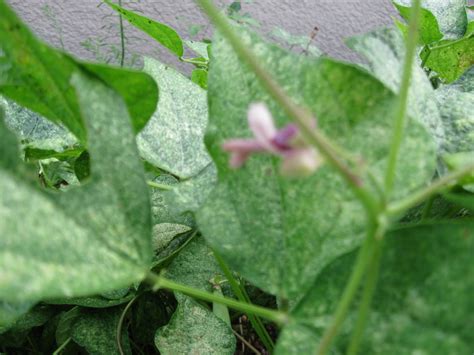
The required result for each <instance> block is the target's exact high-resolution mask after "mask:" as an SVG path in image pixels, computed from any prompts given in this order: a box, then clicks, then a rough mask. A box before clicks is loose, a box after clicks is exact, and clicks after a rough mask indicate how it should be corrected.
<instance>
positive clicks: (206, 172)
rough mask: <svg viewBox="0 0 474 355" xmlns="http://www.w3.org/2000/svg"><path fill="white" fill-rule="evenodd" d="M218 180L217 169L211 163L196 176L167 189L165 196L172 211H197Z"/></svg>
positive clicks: (178, 212) (179, 212)
mask: <svg viewBox="0 0 474 355" xmlns="http://www.w3.org/2000/svg"><path fill="white" fill-rule="evenodd" d="M216 182H217V171H216V167H215V165H214V164H212V163H210V164H209V165H208V166H207V167H205V168H204V169H203V170H202V171H201V172H199V173H198V174H197V175H196V176H194V177H192V178H190V179H188V180H185V181H183V182H181V183H179V184H177V185H175V186H174V187H173V189H172V190H170V191H165V192H164V193H163V197H164V198H165V200H166V201H167V202H168V206H169V208H170V211H172V212H173V213H175V214H181V213H184V212H188V211H191V212H196V211H197V210H198V209H199V208H200V207H201V206H202V204H203V203H204V202H205V201H206V198H207V197H208V196H209V194H210V193H211V191H212V189H213V188H214V187H215V185H216Z"/></svg>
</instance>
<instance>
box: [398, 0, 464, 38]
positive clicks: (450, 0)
mask: <svg viewBox="0 0 474 355" xmlns="http://www.w3.org/2000/svg"><path fill="white" fill-rule="evenodd" d="M393 3H394V4H395V6H397V5H399V6H400V5H401V6H404V7H411V5H412V1H411V0H396V1H393ZM422 7H423V9H425V11H429V12H431V13H432V14H433V15H434V17H435V19H436V22H437V24H438V26H439V30H440V31H441V33H443V35H444V38H445V39H457V38H460V37H462V36H463V35H464V33H465V32H466V26H467V15H466V0H444V1H440V0H424V1H422ZM397 8H398V6H397ZM407 11H408V10H407ZM405 14H406V13H405V12H401V15H402V16H404V17H405V16H406V15H405ZM422 19H423V20H425V15H424V14H423V17H422ZM431 21H432V20H431V19H430V22H429V23H428V24H430V25H431ZM422 25H423V22H422ZM422 29H423V28H422ZM428 30H431V31H433V33H435V31H434V30H433V29H432V28H428Z"/></svg>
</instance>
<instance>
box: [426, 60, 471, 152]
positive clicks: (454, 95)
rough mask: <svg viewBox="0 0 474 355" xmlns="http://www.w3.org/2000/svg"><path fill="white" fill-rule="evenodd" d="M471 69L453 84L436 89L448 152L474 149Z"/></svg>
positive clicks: (444, 147)
mask: <svg viewBox="0 0 474 355" xmlns="http://www.w3.org/2000/svg"><path fill="white" fill-rule="evenodd" d="M473 73H474V69H471V70H470V71H469V72H468V73H466V75H465V76H464V77H462V78H461V79H460V80H459V81H457V82H455V83H454V84H453V85H443V86H441V87H440V88H439V89H438V90H436V91H435V99H436V101H437V103H438V107H439V109H440V113H441V117H442V122H443V126H444V131H445V132H446V133H445V140H444V142H443V150H444V151H445V152H448V153H458V152H468V151H473V150H474V115H473V114H472V113H473V112H474V88H473V87H472V86H473V80H472V76H473V75H472V74H473Z"/></svg>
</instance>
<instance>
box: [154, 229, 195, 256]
mask: <svg viewBox="0 0 474 355" xmlns="http://www.w3.org/2000/svg"><path fill="white" fill-rule="evenodd" d="M190 230H191V228H190V227H188V226H186V225H182V224H173V223H160V224H156V225H154V226H153V240H152V247H153V250H155V252H157V253H159V252H160V251H162V250H163V249H164V248H165V247H166V246H167V245H168V244H169V243H170V242H171V241H172V240H173V238H174V237H176V236H177V235H178V234H183V233H186V232H189V231H190Z"/></svg>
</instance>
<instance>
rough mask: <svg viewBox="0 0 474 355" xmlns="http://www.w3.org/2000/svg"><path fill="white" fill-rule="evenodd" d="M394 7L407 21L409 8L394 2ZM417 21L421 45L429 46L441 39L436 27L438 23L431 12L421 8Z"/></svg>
mask: <svg viewBox="0 0 474 355" xmlns="http://www.w3.org/2000/svg"><path fill="white" fill-rule="evenodd" d="M394 5H395V7H396V8H397V10H398V11H399V12H400V15H402V17H403V18H404V19H405V20H407V21H409V20H410V14H411V7H407V6H402V5H400V4H397V3H396V2H394ZM419 21H420V24H419V32H420V40H421V43H422V44H430V43H433V42H436V41H439V40H440V39H441V38H443V34H442V33H441V32H440V30H439V27H438V21H437V20H436V17H434V15H433V14H432V12H431V11H429V10H427V9H424V8H422V9H421V15H420V20H419Z"/></svg>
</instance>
